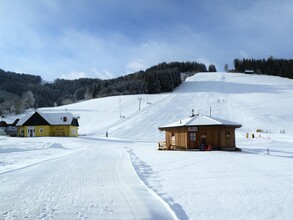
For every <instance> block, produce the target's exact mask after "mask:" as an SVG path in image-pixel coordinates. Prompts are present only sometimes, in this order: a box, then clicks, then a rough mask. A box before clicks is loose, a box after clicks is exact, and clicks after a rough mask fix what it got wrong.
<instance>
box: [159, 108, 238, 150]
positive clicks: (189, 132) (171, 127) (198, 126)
mask: <svg viewBox="0 0 293 220" xmlns="http://www.w3.org/2000/svg"><path fill="white" fill-rule="evenodd" d="M240 127H242V125H241V124H238V123H235V122H231V121H227V120H223V119H218V118H214V117H210V116H206V115H202V114H193V115H192V116H191V117H189V118H186V119H183V120H180V121H177V122H174V123H171V124H168V125H164V126H161V127H159V130H161V131H165V137H166V148H167V149H183V150H196V149H199V150H201V149H204V148H205V149H206V148H207V147H208V146H210V147H212V148H213V149H223V150H235V149H236V143H235V142H236V141H235V129H236V128H240Z"/></svg>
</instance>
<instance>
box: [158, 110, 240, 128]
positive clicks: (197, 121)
mask: <svg viewBox="0 0 293 220" xmlns="http://www.w3.org/2000/svg"><path fill="white" fill-rule="evenodd" d="M196 126H230V127H235V128H240V127H242V125H241V124H238V123H235V122H231V121H227V120H223V119H219V118H214V117H210V116H207V115H202V114H195V115H194V116H192V117H189V118H185V119H183V120H180V121H177V122H174V123H171V124H168V125H164V126H160V127H159V129H160V130H164V129H166V128H174V127H196Z"/></svg>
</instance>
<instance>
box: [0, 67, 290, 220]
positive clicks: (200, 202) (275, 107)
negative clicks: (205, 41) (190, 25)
mask: <svg viewBox="0 0 293 220" xmlns="http://www.w3.org/2000/svg"><path fill="white" fill-rule="evenodd" d="M292 96H293V80H289V79H285V78H280V77H275V76H264V75H245V74H238V73H198V74H196V75H194V76H192V77H190V78H188V79H187V81H185V82H183V83H182V84H181V85H180V86H179V87H177V88H176V89H175V90H174V91H173V92H170V93H163V94H155V95H146V94H145V95H128V96H113V97H107V98H97V99H92V100H88V101H84V102H79V103H75V104H71V105H66V106H60V107H56V108H43V109H40V110H43V111H71V112H73V113H75V114H79V115H80V134H81V136H80V137H79V138H59V137H53V138H51V137H46V138H21V139H19V138H8V137H0V139H1V142H0V164H1V166H0V183H1V189H0V197H1V198H3V201H1V202H0V209H1V210H2V216H3V217H4V218H8V219H9V218H12V217H19V216H26V217H27V218H28V219H36V218H40V217H42V218H54V219H65V218H69V217H68V216H70V218H74V217H76V218H79V217H80V216H82V217H84V218H88V219H91V218H96V217H97V216H98V218H101V219H113V218H114V219H115V218H121V216H122V217H124V218H126V219H137V216H146V217H145V218H146V219H170V218H168V217H165V218H164V217H160V214H162V215H164V216H167V215H166V210H167V211H168V212H169V213H171V214H172V213H173V214H174V215H173V214H172V216H173V217H174V219H177V218H178V219H211V220H212V219H243V220H244V219H292V218H293V213H292V207H291V204H292V203H293V194H292V182H293V176H292V171H293V163H292V158H293V129H292V118H293V112H292V107H293V103H292V101H291V100H292ZM140 99H141V110H140V111H139V100H140ZM210 107H211V109H212V111H211V113H212V116H214V117H218V118H222V119H227V120H231V121H235V122H238V123H241V124H242V125H243V127H242V128H240V129H237V130H236V136H237V137H236V139H237V140H236V142H237V143H236V144H237V147H239V148H241V149H242V151H241V152H225V151H210V152H201V151H196V152H193V151H158V150H157V141H158V140H163V139H164V133H163V132H159V131H158V126H160V125H165V124H168V123H171V122H173V121H177V120H178V119H182V118H186V117H188V116H189V115H190V114H191V109H194V110H195V112H199V113H203V114H207V115H208V114H209V113H210ZM120 116H122V117H120ZM256 129H261V130H262V132H259V133H256ZM106 131H109V137H108V138H106V137H105V132H106ZM280 131H282V132H280ZM284 131H285V133H284ZM247 132H249V134H250V135H249V138H246V133H247ZM251 133H254V134H255V138H252V137H251ZM130 165H131V166H132V167H131V166H130ZM20 168H22V169H20ZM134 171H135V172H134ZM138 178H139V181H140V182H139V183H138V182H137V180H138ZM141 186H144V187H141ZM145 187H146V188H147V192H146V191H145ZM143 188H144V189H143ZM149 192H150V193H149ZM149 194H151V195H153V197H154V198H155V199H156V200H157V202H158V201H160V202H161V203H162V204H164V207H165V208H164V207H161V208H160V209H159V211H158V210H157V209H156V210H154V211H156V212H153V211H151V209H152V208H153V205H152V204H154V203H153V201H152V200H151V199H150V198H149ZM40 195H42V196H40ZM15 207H17V208H15ZM155 207H158V206H157V205H155ZM195 207H196V208H195ZM160 210H161V211H160ZM153 213H156V214H153ZM0 214H1V213H0ZM150 215H151V216H152V217H149V216H150ZM175 215H176V216H175Z"/></svg>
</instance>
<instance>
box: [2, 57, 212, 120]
mask: <svg viewBox="0 0 293 220" xmlns="http://www.w3.org/2000/svg"><path fill="white" fill-rule="evenodd" d="M190 72H192V73H196V72H207V68H206V66H205V65H204V64H200V63H197V62H171V63H161V64H158V65H155V66H153V67H151V68H149V69H147V70H145V71H138V72H136V73H132V74H129V75H126V76H120V77H117V78H115V79H108V80H101V79H90V78H81V79H76V80H65V79H56V80H55V81H54V82H52V83H44V82H43V80H42V78H41V77H40V76H35V75H30V74H19V73H15V72H6V71H4V70H2V69H0V79H1V81H0V114H3V113H12V112H16V113H20V112H22V111H23V110H25V109H27V108H32V107H33V108H39V107H52V106H59V105H65V104H70V103H74V102H77V101H79V100H87V99H92V98H98V97H106V96H114V95H130V94H155V93H162V92H171V91H173V90H174V89H175V88H176V87H177V86H178V85H180V83H181V78H180V76H181V73H190Z"/></svg>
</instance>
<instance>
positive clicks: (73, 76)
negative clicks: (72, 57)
mask: <svg viewBox="0 0 293 220" xmlns="http://www.w3.org/2000/svg"><path fill="white" fill-rule="evenodd" d="M60 78H61V79H70V80H72V79H80V78H90V77H89V76H88V75H87V74H86V73H84V72H72V73H67V74H62V75H61V77H60Z"/></svg>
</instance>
